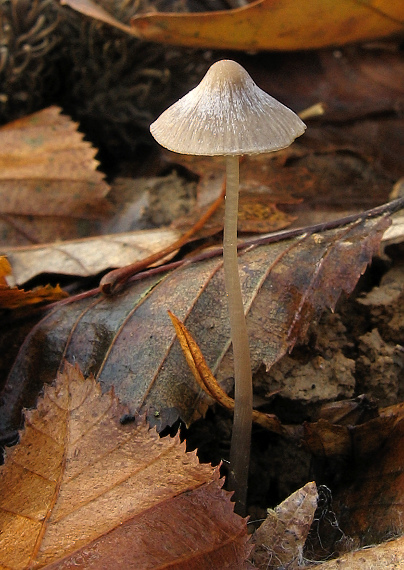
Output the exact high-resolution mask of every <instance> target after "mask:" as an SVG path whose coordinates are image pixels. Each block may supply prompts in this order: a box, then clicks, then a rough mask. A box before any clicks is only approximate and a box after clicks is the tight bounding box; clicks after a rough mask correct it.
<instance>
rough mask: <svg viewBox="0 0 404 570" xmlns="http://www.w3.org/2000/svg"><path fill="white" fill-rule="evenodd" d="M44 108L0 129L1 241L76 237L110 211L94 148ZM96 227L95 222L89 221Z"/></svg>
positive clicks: (51, 109)
mask: <svg viewBox="0 0 404 570" xmlns="http://www.w3.org/2000/svg"><path fill="white" fill-rule="evenodd" d="M60 111H61V110H60V109H59V108H58V107H49V108H47V109H44V110H43V111H39V112H38V113H34V114H33V115H30V116H28V117H24V118H22V119H18V120H17V121H13V122H12V123H9V124H7V125H5V126H3V127H1V128H0V144H1V151H0V166H1V169H0V219H1V225H0V227H1V230H2V242H3V243H6V244H7V245H11V244H12V243H14V244H15V243H27V241H28V243H29V242H31V243H32V242H35V243H37V242H44V241H51V240H54V239H60V238H64V237H66V234H67V235H69V236H70V237H74V236H81V234H82V229H81V228H80V225H83V221H84V220H85V221H86V222H88V223H89V226H91V224H93V225H94V224H95V221H96V220H97V219H99V218H102V217H103V216H105V215H106V213H107V212H108V211H109V204H108V202H107V201H106V199H105V196H106V194H107V192H108V189H109V187H108V185H107V183H106V182H105V181H104V180H103V178H104V175H103V174H102V173H101V172H99V171H97V170H96V167H97V166H98V162H97V161H96V160H95V159H94V155H95V154H96V150H95V149H94V148H92V147H91V145H90V143H88V142H85V141H83V135H82V134H81V133H79V132H78V131H77V124H76V123H73V122H72V121H71V120H70V119H69V118H68V117H66V116H64V115H61V114H60ZM94 227H95V225H94Z"/></svg>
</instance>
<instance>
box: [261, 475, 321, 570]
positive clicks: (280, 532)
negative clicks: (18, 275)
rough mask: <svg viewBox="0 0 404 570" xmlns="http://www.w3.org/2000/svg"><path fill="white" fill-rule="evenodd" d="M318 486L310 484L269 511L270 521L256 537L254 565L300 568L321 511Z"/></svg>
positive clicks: (266, 520) (268, 520) (266, 567)
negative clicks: (305, 545) (309, 535)
mask: <svg viewBox="0 0 404 570" xmlns="http://www.w3.org/2000/svg"><path fill="white" fill-rule="evenodd" d="M317 500H318V493H317V487H316V484H315V483H307V484H306V485H305V486H304V487H302V488H301V489H299V490H298V491H295V492H294V493H293V494H292V495H290V497H288V498H287V499H285V500H284V501H283V502H282V503H281V504H280V505H278V506H277V507H276V508H275V509H268V514H267V518H266V519H265V521H264V522H263V523H262V525H261V526H260V527H259V528H258V529H257V531H256V532H255V534H254V543H255V548H254V551H253V554H252V560H253V562H254V565H255V566H256V567H258V568H262V569H264V568H265V569H266V570H270V569H277V568H290V570H292V569H293V568H300V567H301V566H302V561H303V547H304V544H305V542H306V539H307V535H308V534H309V531H310V527H311V525H312V522H313V519H314V513H315V511H316V508H317Z"/></svg>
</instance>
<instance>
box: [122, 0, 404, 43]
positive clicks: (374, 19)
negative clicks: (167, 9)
mask: <svg viewBox="0 0 404 570" xmlns="http://www.w3.org/2000/svg"><path fill="white" fill-rule="evenodd" d="M403 19H404V4H403V3H402V2H395V3H391V2H390V1H389V0H370V1H368V2H362V1H359V0H340V1H339V2H335V0H312V1H311V2H307V1H305V0H257V1H255V2H252V3H251V4H248V5H246V6H243V7H242V8H236V9H234V10H226V11H220V12H202V13H196V14H183V13H182V14H165V13H151V14H148V15H142V16H136V17H135V18H133V19H132V26H133V33H134V34H136V35H138V36H140V37H142V38H143V39H145V40H149V41H155V42H160V43H167V44H173V45H182V46H192V47H204V48H214V49H238V50H252V49H253V50H294V49H308V48H320V47H325V46H331V45H343V44H346V43H350V42H358V41H363V40H369V39H375V38H379V37H383V36H387V35H391V34H394V33H399V32H402V31H403Z"/></svg>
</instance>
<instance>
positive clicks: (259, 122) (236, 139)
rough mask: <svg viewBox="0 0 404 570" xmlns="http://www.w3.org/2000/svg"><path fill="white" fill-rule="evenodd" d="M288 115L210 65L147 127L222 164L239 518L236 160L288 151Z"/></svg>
mask: <svg viewBox="0 0 404 570" xmlns="http://www.w3.org/2000/svg"><path fill="white" fill-rule="evenodd" d="M305 128H306V126H305V124H304V123H303V121H301V120H300V119H299V117H298V116H297V115H296V114H295V113H294V112H293V111H291V110H290V109H288V108H287V107H285V106H284V105H282V104H281V103H279V102H278V101H276V99H274V98H273V97H271V96H270V95H268V94H267V93H265V91H262V89H260V88H259V87H258V86H257V85H256V84H255V83H254V81H253V80H252V79H251V77H250V76H249V75H248V73H247V72H246V70H245V69H244V68H243V67H241V65H239V64H238V63H236V62H235V61H231V60H222V61H218V62H217V63H214V64H213V65H212V66H211V67H210V69H209V70H208V72H207V73H206V75H205V77H204V78H203V79H202V81H201V82H200V83H199V85H198V86H197V87H195V89H192V91H190V92H189V93H188V94H187V95H185V96H184V97H182V98H181V99H179V101H177V102H176V103H174V104H173V105H172V106H171V107H169V108H168V109H167V110H166V111H164V113H162V114H161V115H160V117H159V118H158V119H157V120H156V121H155V122H154V123H153V124H152V125H151V126H150V131H151V134H152V135H153V137H154V138H155V139H156V140H157V142H158V143H160V144H161V145H162V146H164V147H165V148H167V149H169V150H171V151H173V152H177V153H179V154H193V155H204V156H215V155H223V156H225V157H226V207H225V221H224V237H223V264H224V274H225V284H226V291H227V296H228V306H229V315H230V329H231V339H232V345H233V360H234V378H235V395H234V401H235V407H234V421H233V433H232V441H231V451H230V477H229V485H230V487H231V488H232V489H234V491H235V499H236V509H237V512H239V514H243V515H244V514H245V509H246V492H247V478H248V467H249V457H250V439H251V423H252V374H251V364H250V349H249V344H248V334H247V326H246V322H245V315H244V307H243V301H242V296H241V287H240V279H239V274H238V259H237V213H238V193H239V156H240V155H243V154H260V153H265V152H273V151H276V150H280V149H282V148H286V147H288V146H289V145H290V144H291V143H292V142H293V141H294V139H295V138H296V137H298V136H300V135H302V134H303V133H304V131H305Z"/></svg>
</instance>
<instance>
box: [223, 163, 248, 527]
mask: <svg viewBox="0 0 404 570" xmlns="http://www.w3.org/2000/svg"><path fill="white" fill-rule="evenodd" d="M238 194H239V157H238V156H227V157H226V207H225V217H224V238H223V265H224V277H225V284H226V291H227V301H228V307H229V315H230V333H231V341H232V345H233V361H234V383H235V388H234V419H233V431H232V438H231V447H230V475H229V487H230V489H231V490H234V499H235V501H236V507H235V510H236V512H237V513H238V514H240V515H242V516H245V514H246V502H247V480H248V469H249V463H250V444H251V423H252V375H251V362H250V347H249V343H248V334H247V325H246V320H245V316H244V306H243V299H242V296H241V286H240V277H239V272H238V257H237V215H238Z"/></svg>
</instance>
